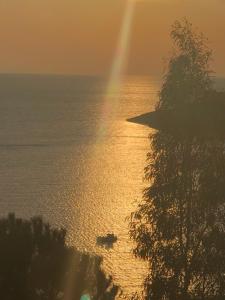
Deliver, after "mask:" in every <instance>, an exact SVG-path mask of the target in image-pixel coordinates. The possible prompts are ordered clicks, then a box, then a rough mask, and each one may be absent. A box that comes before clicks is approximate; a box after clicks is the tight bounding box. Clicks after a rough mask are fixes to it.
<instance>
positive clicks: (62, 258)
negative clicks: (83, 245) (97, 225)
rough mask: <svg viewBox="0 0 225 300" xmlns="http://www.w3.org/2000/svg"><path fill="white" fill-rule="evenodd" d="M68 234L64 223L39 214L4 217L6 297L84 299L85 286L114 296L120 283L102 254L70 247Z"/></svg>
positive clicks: (1, 257) (1, 267)
mask: <svg viewBox="0 0 225 300" xmlns="http://www.w3.org/2000/svg"><path fill="white" fill-rule="evenodd" d="M65 238H66V231H65V230H64V229H54V228H52V227H51V226H50V225H49V224H48V223H44V222H43V220H42V219H41V218H40V217H35V218H32V219H31V220H23V219H20V218H16V217H15V215H14V214H9V216H8V217H7V218H2V219H0V295H1V299H4V300H15V299H17V300H49V299H51V300H56V299H66V300H80V297H81V295H82V293H83V292H84V291H85V290H87V291H88V292H89V293H90V295H92V297H93V299H110V300H112V299H114V298H115V295H116V294H117V293H118V290H119V288H118V287H117V286H115V285H114V284H113V282H112V278H111V277H107V276H106V275H105V273H104V272H103V270H102V268H101V265H102V259H101V258H100V257H98V256H92V255H89V254H87V253H81V252H79V251H77V250H76V249H72V248H69V247H67V245H66V241H65ZM68 288H69V289H70V290H69V293H67V292H68ZM68 296H69V297H68Z"/></svg>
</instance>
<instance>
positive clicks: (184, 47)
mask: <svg viewBox="0 0 225 300" xmlns="http://www.w3.org/2000/svg"><path fill="white" fill-rule="evenodd" d="M171 38H172V40H173V42H174V45H175V47H176V48H175V50H174V54H173V56H172V57H171V59H170V61H169V65H168V69H167V72H166V74H165V76H164V80H163V85H162V89H161V92H160V95H159V103H158V108H161V109H172V108H177V107H178V106H180V105H182V104H191V103H196V102H201V101H203V100H204V96H205V94H207V93H208V92H210V91H211V90H212V81H211V78H210V71H209V62H210V60H211V51H210V50H209V49H208V47H207V44H206V41H207V40H206V39H205V37H204V36H203V35H202V34H198V33H197V32H195V31H194V30H193V26H192V24H191V23H189V22H188V21H187V20H184V22H179V21H176V22H175V23H174V25H173V27H172V31H171Z"/></svg>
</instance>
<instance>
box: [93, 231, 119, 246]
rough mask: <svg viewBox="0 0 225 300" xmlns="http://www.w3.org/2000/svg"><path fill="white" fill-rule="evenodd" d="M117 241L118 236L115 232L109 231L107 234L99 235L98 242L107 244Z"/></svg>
mask: <svg viewBox="0 0 225 300" xmlns="http://www.w3.org/2000/svg"><path fill="white" fill-rule="evenodd" d="M116 242H117V236H116V235H115V234H113V233H108V234H107V235H106V236H98V237H97V243H98V244H102V245H103V244H106V245H111V244H114V243H116Z"/></svg>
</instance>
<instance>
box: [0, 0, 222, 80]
mask: <svg viewBox="0 0 225 300" xmlns="http://www.w3.org/2000/svg"><path fill="white" fill-rule="evenodd" d="M125 5H126V1H125V0H76V1H73V0H63V1H62V0H20V1H18V0H0V44H1V47H0V72H28V73H29V72H31V73H33V72H34V73H73V74H101V75H109V73H110V70H111V64H112V60H113V59H114V51H115V47H116V45H117V42H118V35H119V34H120V30H121V22H122V18H123V12H124V8H125ZM183 17H187V18H188V19H189V20H190V21H192V22H193V24H194V25H195V26H196V27H198V28H199V29H200V31H202V32H203V33H204V34H205V35H206V36H207V37H208V38H209V41H210V44H209V45H210V47H211V48H212V49H213V52H214V62H213V66H212V67H213V69H215V71H216V72H217V73H219V74H225V59H224V53H225V43H224V42H223V41H224V36H225V1H223V0H198V1H196V0H182V1H181V0H145V1H143V0H139V1H136V10H135V15H134V22H133V26H132V28H133V29H132V35H131V43H130V56H129V57H130V58H129V61H128V68H127V70H128V72H129V73H131V74H137V75H145V74H155V73H156V72H157V73H161V71H162V69H163V61H162V59H163V58H164V57H167V56H168V52H169V50H170V49H171V44H170V38H169V32H170V26H171V24H172V23H173V22H174V21H175V20H176V19H180V18H183Z"/></svg>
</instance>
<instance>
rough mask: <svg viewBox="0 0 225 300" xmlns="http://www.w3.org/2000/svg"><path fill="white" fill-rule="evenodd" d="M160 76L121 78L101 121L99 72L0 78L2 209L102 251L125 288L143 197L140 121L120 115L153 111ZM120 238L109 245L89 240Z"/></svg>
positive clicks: (137, 271) (133, 281)
mask: <svg viewBox="0 0 225 300" xmlns="http://www.w3.org/2000/svg"><path fill="white" fill-rule="evenodd" d="M158 86H159V81H157V80H155V79H151V78H135V77H131V78H126V79H124V80H123V82H122V86H121V94H120V97H119V99H118V105H117V108H116V113H115V114H114V115H113V117H111V116H110V115H109V117H108V118H107V119H106V120H105V121H106V124H105V125H106V126H107V131H106V132H105V135H104V136H103V138H102V139H101V140H99V139H98V136H97V133H98V128H99V123H101V122H102V119H101V118H102V114H101V112H102V107H103V105H104V100H105V99H104V94H103V91H105V83H104V81H103V83H102V81H100V80H99V79H93V78H85V77H84V78H83V77H54V76H38V77H36V76H28V75H27V76H25V75H24V76H19V75H18V76H5V77H4V76H3V75H2V77H1V81H0V99H1V101H0V117H1V120H2V123H3V124H4V128H3V129H2V130H1V132H0V137H1V145H0V154H1V155H0V166H1V168H0V190H1V199H0V208H1V214H2V215H7V214H8V212H15V213H16V215H17V216H21V217H23V218H30V217H31V216H34V215H42V216H43V218H44V220H45V221H48V222H50V223H51V224H52V225H53V226H63V227H65V228H66V229H67V232H68V243H69V244H70V245H71V246H76V247H77V248H78V249H80V250H82V251H84V250H87V251H90V252H94V253H98V254H102V255H103V257H104V258H105V261H104V266H105V269H106V270H107V271H108V272H109V273H111V274H112V275H113V276H114V278H115V282H116V283H118V284H119V285H121V288H122V289H123V290H124V293H125V294H126V293H131V292H133V291H136V290H137V287H139V286H140V284H141V281H142V280H141V279H142V276H143V272H144V265H143V264H142V263H140V262H138V261H137V260H136V259H134V258H133V257H132V255H131V249H132V243H131V241H130V240H129V236H128V221H127V220H126V218H127V217H129V216H130V213H131V212H132V211H133V210H134V209H135V207H136V204H135V200H137V201H139V200H140V199H141V197H142V189H143V187H144V184H143V180H142V179H143V175H144V174H143V169H144V166H145V161H146V153H147V152H148V150H149V141H148V135H149V133H150V129H148V128H147V127H144V126H141V125H137V124H133V123H129V122H127V121H126V119H128V118H131V117H134V116H136V115H139V114H142V113H145V112H147V111H150V110H153V108H154V103H155V100H156V97H157V95H156V93H157V90H158ZM108 232H114V233H115V234H116V235H117V236H118V242H117V243H116V244H115V247H114V248H113V249H111V250H109V251H107V250H104V249H101V248H99V247H97V246H96V237H97V236H99V235H104V234H106V233H108Z"/></svg>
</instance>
